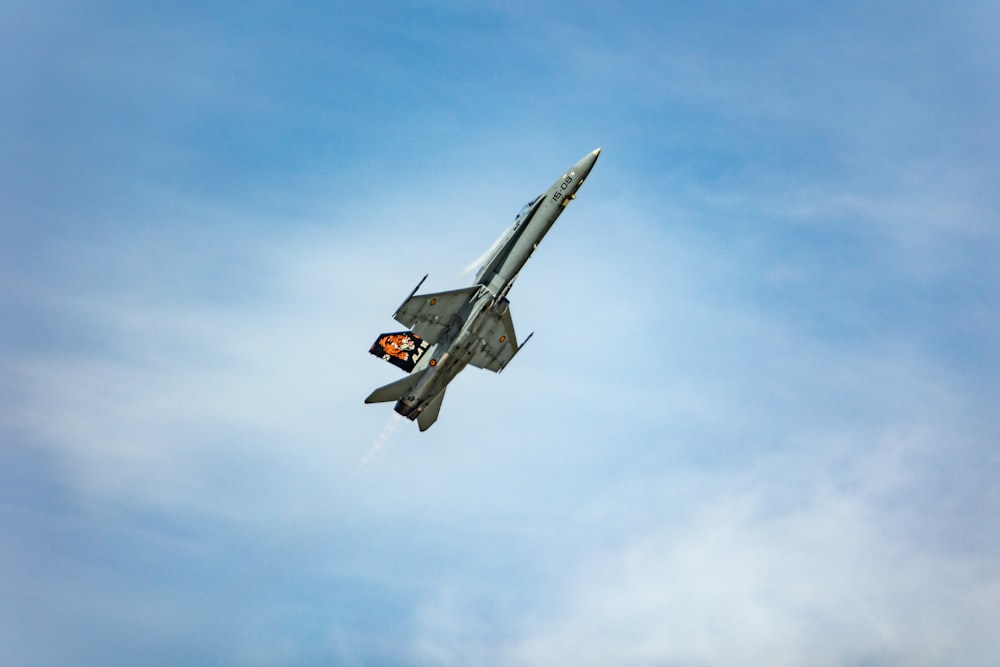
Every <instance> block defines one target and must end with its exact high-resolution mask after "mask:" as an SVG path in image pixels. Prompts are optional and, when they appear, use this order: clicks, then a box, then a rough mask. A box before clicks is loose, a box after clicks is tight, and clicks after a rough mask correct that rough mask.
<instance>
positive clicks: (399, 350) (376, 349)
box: [368, 331, 430, 373]
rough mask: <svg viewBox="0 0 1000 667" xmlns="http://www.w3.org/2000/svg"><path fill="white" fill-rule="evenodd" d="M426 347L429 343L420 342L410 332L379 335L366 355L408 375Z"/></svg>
mask: <svg viewBox="0 0 1000 667" xmlns="http://www.w3.org/2000/svg"><path fill="white" fill-rule="evenodd" d="M428 347H430V343H428V342H427V341H425V340H421V339H420V337H419V336H417V335H415V334H414V333H413V332H412V331H397V332H395V333H384V334H380V335H379V337H378V338H377V339H376V340H375V342H374V343H372V346H371V347H370V348H369V349H368V353H369V354H373V355H375V356H376V357H378V358H379V359H384V360H385V361H388V362H389V363H390V364H392V365H393V366H398V367H399V368H402V369H403V370H404V371H406V372H407V373H409V372H410V371H412V370H413V368H414V366H416V365H417V362H418V361H420V357H422V356H423V354H424V352H426V351H427V348H428Z"/></svg>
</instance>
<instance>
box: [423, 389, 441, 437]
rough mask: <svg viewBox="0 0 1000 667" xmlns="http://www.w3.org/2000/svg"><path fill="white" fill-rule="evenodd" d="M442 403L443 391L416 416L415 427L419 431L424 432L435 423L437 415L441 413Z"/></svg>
mask: <svg viewBox="0 0 1000 667" xmlns="http://www.w3.org/2000/svg"><path fill="white" fill-rule="evenodd" d="M443 401H444V389H442V390H441V393H440V394H438V395H437V396H435V397H434V400H433V401H431V402H430V403H428V404H427V407H426V408H424V409H423V410H421V411H420V414H419V415H418V416H417V426H419V427H420V430H421V431H426V430H427V429H429V428H430V427H431V424H433V423H434V422H436V421H437V418H438V413H439V412H441V403H442V402H443Z"/></svg>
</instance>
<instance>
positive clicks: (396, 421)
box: [355, 412, 404, 472]
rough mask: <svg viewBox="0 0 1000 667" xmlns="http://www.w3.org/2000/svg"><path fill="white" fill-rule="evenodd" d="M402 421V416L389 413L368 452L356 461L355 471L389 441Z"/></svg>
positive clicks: (362, 466)
mask: <svg viewBox="0 0 1000 667" xmlns="http://www.w3.org/2000/svg"><path fill="white" fill-rule="evenodd" d="M403 421H404V419H403V417H402V416H401V415H399V414H397V413H395V412H393V413H392V414H390V415H389V420H388V421H387V422H386V423H385V426H383V427H382V431H381V432H380V433H379V434H378V436H377V437H376V438H375V442H373V443H372V446H371V447H370V448H369V449H368V452H367V453H366V454H365V455H364V456H363V457H361V460H360V461H358V467H357V468H355V472H357V471H358V470H361V469H362V468H364V467H365V465H367V464H368V462H369V461H371V460H372V459H373V458H375V455H376V454H378V452H379V450H380V449H382V447H383V446H385V444H386V443H387V442H389V439H390V438H391V437H392V434H393V433H395V432H396V429H398V428H399V425H400V424H402V423H403Z"/></svg>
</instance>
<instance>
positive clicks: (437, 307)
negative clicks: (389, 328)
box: [392, 285, 479, 344]
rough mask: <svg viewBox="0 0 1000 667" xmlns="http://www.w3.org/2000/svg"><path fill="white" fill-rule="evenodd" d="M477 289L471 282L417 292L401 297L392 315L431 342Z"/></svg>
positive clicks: (450, 322) (432, 342) (445, 328)
mask: <svg viewBox="0 0 1000 667" xmlns="http://www.w3.org/2000/svg"><path fill="white" fill-rule="evenodd" d="M477 291H479V286H478V285H473V286H471V287H465V288H462V289H455V290H450V291H448V292H437V293H434V294H417V295H416V296H411V297H410V298H409V299H407V300H406V301H404V302H403V305H401V306H400V307H399V309H398V310H396V312H395V314H394V315H393V316H392V317H393V319H395V320H396V321H397V322H399V323H400V324H402V325H403V326H406V327H409V328H410V329H411V330H412V331H413V333H415V334H417V335H418V336H419V337H420V338H423V339H424V340H426V341H428V342H430V343H431V344H434V343H436V342H438V340H440V338H441V334H443V333H444V332H445V331H447V330H448V327H450V326H451V324H452V321H453V320H454V319H455V317H456V316H457V315H458V314H459V312H460V311H461V310H462V308H463V307H464V306H465V304H467V303H469V301H471V300H472V297H474V296H475V294H476V292H477Z"/></svg>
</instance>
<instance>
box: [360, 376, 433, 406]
mask: <svg viewBox="0 0 1000 667" xmlns="http://www.w3.org/2000/svg"><path fill="white" fill-rule="evenodd" d="M426 372H427V369H426V368H425V369H424V370H422V371H420V372H419V373H417V374H416V375H407V376H406V377H403V378H400V379H398V380H396V381H395V382H390V383H389V384H387V385H385V386H384V387H379V388H378V389H376V390H375V391H373V392H372V393H371V394H369V395H368V398H366V399H365V403H388V402H390V401H398V400H399V399H401V398H402V397H403V396H404V395H405V394H406V392H407V390H408V389H409V388H410V387H412V386H413V385H415V384H416V383H417V382H418V381H419V380H420V376H421V375H423V374H424V373H426Z"/></svg>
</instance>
